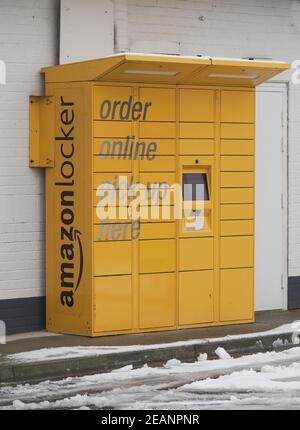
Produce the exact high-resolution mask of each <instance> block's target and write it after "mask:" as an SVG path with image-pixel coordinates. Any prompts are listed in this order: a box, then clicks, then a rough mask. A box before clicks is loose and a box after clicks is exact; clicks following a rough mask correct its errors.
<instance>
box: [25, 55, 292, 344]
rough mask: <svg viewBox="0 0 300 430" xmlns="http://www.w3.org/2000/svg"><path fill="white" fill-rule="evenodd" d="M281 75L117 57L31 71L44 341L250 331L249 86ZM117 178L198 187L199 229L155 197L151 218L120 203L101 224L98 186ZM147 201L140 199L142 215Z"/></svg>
mask: <svg viewBox="0 0 300 430" xmlns="http://www.w3.org/2000/svg"><path fill="white" fill-rule="evenodd" d="M287 68H288V65H287V64H285V63H275V62H263V61H243V60H225V59H213V58H209V57H202V58H199V57H177V56H162V55H157V56H156V55H138V54H119V55H114V56H111V57H106V58H102V59H99V60H93V61H85V62H81V63H74V64H65V65H61V66H55V67H50V68H45V69H43V72H44V73H45V82H46V87H45V94H46V95H45V97H40V98H39V97H32V98H31V103H30V130H31V131H30V166H31V167H45V168H46V193H45V198H46V296H47V297H46V304H47V329H48V330H49V331H53V332H63V333H73V334H80V335H87V336H102V335H109V334H117V333H133V332H135V333H136V332H144V331H154V330H172V329H180V328H186V327H199V326H209V325H221V324H231V323H249V322H252V321H253V319H254V300H253V296H254V280H253V279H254V147H255V145H254V136H255V86H256V85H259V84H260V83H262V82H264V81H266V80H268V79H270V78H272V77H273V76H275V75H276V74H278V73H280V72H281V71H284V70H286V69H287ZM131 142H132V143H133V146H132V150H131V151H128V148H131V146H130V145H131ZM137 142H138V143H139V144H140V146H138V150H137V152H135V151H136V148H137V145H136V143H137ZM141 142H142V143H141ZM153 143H154V146H153ZM151 145H152V152H151ZM154 147H155V151H154V150H153V148H154ZM104 150H105V151H106V152H105V156H103V154H104V153H103V151H104ZM146 151H148V153H147V157H146V156H145V154H146ZM133 154H136V157H134V156H133ZM149 155H150V156H149ZM119 176H122V177H123V179H124V180H127V181H128V184H134V183H136V182H142V183H143V184H146V185H147V184H148V185H149V184H150V185H151V184H153V183H158V184H165V183H166V184H168V185H170V186H171V187H172V185H174V184H180V185H182V184H183V183H190V184H194V185H195V184H196V183H201V184H202V185H203V187H204V190H205V193H204V197H203V208H204V209H203V210H204V212H203V213H204V222H203V225H202V226H201V227H199V228H198V227H197V228H192V229H191V228H190V224H189V222H190V220H189V219H188V220H185V219H176V217H175V216H174V211H173V209H174V206H173V205H174V200H171V201H170V204H171V209H172V208H173V209H172V210H171V213H170V214H169V217H167V218H166V217H165V216H164V212H163V210H164V206H165V202H164V201H162V200H160V199H158V200H157V201H156V203H154V208H155V210H156V211H157V217H156V218H154V219H153V218H152V219H147V218H143V219H140V220H135V219H132V218H131V216H130V211H127V209H128V208H127V206H130V201H129V202H125V203H124V201H120V198H118V199H116V200H115V203H114V209H115V213H114V214H113V215H112V216H111V218H110V220H109V222H107V223H104V222H103V220H101V219H99V216H98V215H99V208H97V204H98V202H99V196H98V194H97V193H98V191H97V189H98V186H99V185H100V183H103V182H105V181H107V182H109V183H110V184H116V185H117V188H118V189H119V191H118V192H120V193H121V191H122V190H124V189H126V183H125V182H124V183H119V182H118V181H117V179H118V177H119ZM124 184H125V185H124ZM118 196H119V195H118ZM184 198H185V199H186V200H191V203H192V204H194V202H195V201H196V200H197V199H199V198H198V197H197V198H194V197H193V196H192V195H190V196H189V197H188V196H187V195H186V197H184ZM150 200H151V202H152V203H153V201H154V200H155V196H154V197H153V196H152V195H151V196H150V197H149V196H148V194H147V192H145V195H144V197H143V200H142V203H141V206H146V205H147V203H148V202H149V201H150ZM124 209H125V212H126V214H125V216H124V217H123V218H122V219H120V213H122V210H124ZM193 213H194V210H192V212H191V214H193ZM139 221H140V222H139Z"/></svg>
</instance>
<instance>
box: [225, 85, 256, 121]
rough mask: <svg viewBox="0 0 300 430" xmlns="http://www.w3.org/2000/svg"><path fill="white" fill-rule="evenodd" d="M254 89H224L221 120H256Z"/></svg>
mask: <svg viewBox="0 0 300 430" xmlns="http://www.w3.org/2000/svg"><path fill="white" fill-rule="evenodd" d="M254 103H255V97H254V92H253V91H226V90H225V91H222V94H221V121H222V122H250V123H251V122H254V113H255V110H254Z"/></svg>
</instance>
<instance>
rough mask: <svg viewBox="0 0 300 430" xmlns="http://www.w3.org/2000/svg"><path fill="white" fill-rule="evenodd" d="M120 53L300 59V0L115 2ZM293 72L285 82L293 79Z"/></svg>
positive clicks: (297, 196) (297, 229)
mask: <svg viewBox="0 0 300 430" xmlns="http://www.w3.org/2000/svg"><path fill="white" fill-rule="evenodd" d="M114 3H115V29H116V34H115V45H116V50H117V51H122V50H126V49H128V50H130V51H135V52H154V53H159V52H164V53H173V54H182V55H195V54H203V55H212V56H224V57H265V58H272V59H274V60H275V59H280V60H283V61H293V60H295V59H300V50H299V47H300V1H299V0H284V1H282V0H248V1H244V0H114ZM289 77H290V73H286V74H285V75H281V77H280V79H286V80H289ZM297 275H300V85H298V86H295V85H293V84H291V85H290V99H289V276H297Z"/></svg>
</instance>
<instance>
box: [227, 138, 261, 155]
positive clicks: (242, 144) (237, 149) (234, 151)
mask: <svg viewBox="0 0 300 430" xmlns="http://www.w3.org/2000/svg"><path fill="white" fill-rule="evenodd" d="M221 154H222V155H253V154H254V140H251V139H248V140H240V139H233V140H232V139H222V140H221Z"/></svg>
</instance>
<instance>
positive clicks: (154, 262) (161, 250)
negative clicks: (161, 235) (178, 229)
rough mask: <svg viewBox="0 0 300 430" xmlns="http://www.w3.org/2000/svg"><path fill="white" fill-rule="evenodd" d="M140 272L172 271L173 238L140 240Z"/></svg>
mask: <svg viewBox="0 0 300 430" xmlns="http://www.w3.org/2000/svg"><path fill="white" fill-rule="evenodd" d="M139 251H140V252H139V253H140V273H153V272H154V273H156V272H174V271H175V268H176V267H175V240H173V239H166V240H165V239H163V240H141V241H140V243H139Z"/></svg>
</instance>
